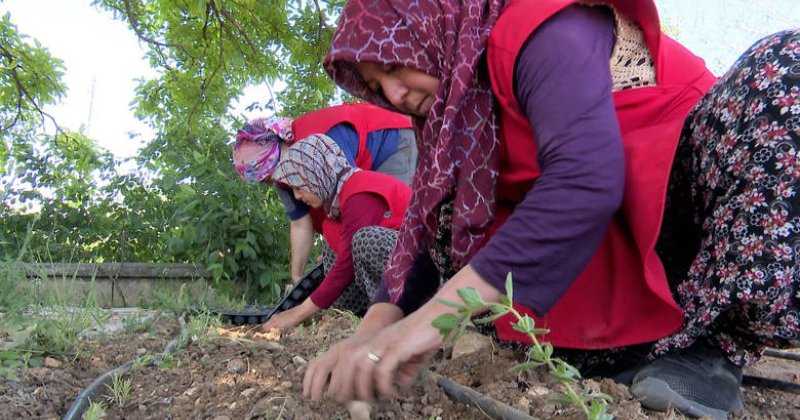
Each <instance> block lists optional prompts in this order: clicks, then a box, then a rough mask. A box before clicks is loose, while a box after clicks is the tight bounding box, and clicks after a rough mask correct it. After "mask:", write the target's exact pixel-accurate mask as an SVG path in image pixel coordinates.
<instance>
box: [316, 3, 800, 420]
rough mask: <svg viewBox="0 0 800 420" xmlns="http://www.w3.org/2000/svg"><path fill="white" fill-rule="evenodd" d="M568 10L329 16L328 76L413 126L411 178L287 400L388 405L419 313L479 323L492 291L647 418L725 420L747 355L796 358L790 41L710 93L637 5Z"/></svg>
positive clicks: (775, 42)
mask: <svg viewBox="0 0 800 420" xmlns="http://www.w3.org/2000/svg"><path fill="white" fill-rule="evenodd" d="M506 3H508V4H506ZM582 3H584V2H579V1H576V0H515V1H513V2H505V1H502V0H476V1H469V2H463V1H454V0H440V1H433V0H416V1H406V0H350V1H348V3H347V4H346V6H345V8H344V10H343V14H342V17H341V20H340V23H339V28H338V29H337V32H336V34H335V36H334V38H333V41H332V45H331V49H330V51H329V55H328V57H327V58H326V61H325V66H326V69H327V70H328V72H329V73H330V74H331V76H332V77H333V78H334V80H335V81H336V82H337V83H338V84H339V85H340V86H342V87H343V88H344V89H346V90H348V91H349V92H350V93H352V94H354V95H356V96H359V97H362V98H365V99H367V100H369V101H370V102H373V103H375V104H379V105H381V106H384V107H387V108H390V109H394V110H397V111H400V112H403V113H407V114H411V115H414V116H415V117H416V119H415V127H416V129H417V131H418V134H419V135H418V143H419V150H420V159H419V167H418V169H417V175H416V177H415V179H414V183H413V185H412V188H413V190H414V195H413V197H412V201H411V204H410V206H409V210H408V213H407V215H406V218H405V220H404V224H403V227H402V229H401V232H400V236H399V238H398V245H397V248H396V249H395V251H394V253H393V255H392V259H391V264H390V266H389V268H388V271H387V273H386V275H385V277H384V283H385V287H384V289H383V290H381V292H379V293H378V295H376V298H375V299H374V302H375V303H376V304H374V305H373V306H371V307H370V309H369V311H368V312H367V315H366V316H365V318H364V321H363V322H362V324H361V325H360V326H359V329H358V331H357V332H356V334H355V335H354V336H353V337H351V338H350V339H348V340H346V341H344V342H342V343H340V344H338V345H337V346H335V347H333V348H332V349H331V350H330V351H329V352H327V353H326V354H325V355H324V356H322V357H320V358H318V359H316V360H314V361H312V363H310V364H309V367H308V370H307V372H306V375H305V378H304V383H303V390H304V394H305V395H307V396H310V397H312V398H318V397H320V396H321V394H322V391H323V389H324V388H325V387H326V386H327V388H328V393H329V394H331V395H333V396H335V397H336V398H337V399H339V400H342V401H348V400H352V399H364V400H369V399H371V398H374V396H375V395H376V394H378V395H381V396H390V395H393V394H394V392H395V391H394V384H395V383H397V382H399V383H401V384H404V385H409V384H410V383H411V382H413V379H414V378H415V377H416V375H417V374H418V373H419V371H420V370H421V368H422V366H424V364H425V363H426V361H427V360H429V358H430V357H431V356H432V355H433V354H434V353H435V352H436V350H437V349H438V347H439V345H440V344H441V341H442V337H441V336H440V334H439V332H438V331H437V330H436V329H435V328H434V327H433V326H432V325H431V322H432V321H433V320H434V319H436V318H437V317H438V316H440V315H443V314H447V313H453V312H455V311H454V310H453V309H452V308H450V307H448V306H447V305H443V304H442V303H441V302H440V300H439V299H447V300H451V301H458V300H460V299H459V296H458V294H457V290H459V289H464V288H474V289H476V290H477V291H478V292H479V293H480V295H481V296H482V297H483V298H484V300H485V301H486V302H497V301H498V299H499V295H500V293H499V290H502V289H503V280H504V279H505V275H506V274H507V273H509V272H513V274H514V299H515V302H516V303H520V304H522V305H525V306H527V309H525V308H519V307H518V310H523V309H525V313H526V314H531V316H537V317H542V316H544V315H547V316H549V318H548V320H549V321H550V322H549V323H548V324H547V326H548V327H552V328H553V330H554V331H552V332H551V333H550V334H549V335H548V336H546V337H545V338H546V339H548V340H549V341H550V340H551V342H552V343H553V345H554V346H559V347H563V348H572V349H579V350H580V351H581V352H582V353H584V354H585V353H587V352H589V351H598V352H603V353H599V354H602V356H601V357H602V358H606V357H608V358H609V359H608V364H610V365H613V364H614V363H616V366H612V367H614V368H620V367H622V368H624V369H620V370H619V371H617V372H614V374H620V375H621V376H618V378H620V380H621V381H625V382H631V380H632V382H633V386H632V388H631V390H632V392H633V393H634V395H636V396H637V397H638V398H639V399H640V400H641V401H642V402H643V404H650V405H648V407H650V408H654V409H660V410H663V409H666V408H667V407H668V406H675V407H676V408H677V409H678V410H680V411H682V412H684V413H686V414H689V415H692V416H706V415H707V416H713V417H724V416H725V415H726V414H727V413H728V412H731V411H736V410H739V409H741V408H742V402H741V398H740V385H741V378H742V367H744V366H747V365H749V364H752V363H754V362H755V361H756V360H758V357H759V356H760V349H763V348H764V347H765V346H769V347H796V346H798V345H800V334H799V333H798V330H800V322H799V321H798V318H797V316H796V311H797V308H798V307H800V293H799V292H800V276H798V273H800V265H798V262H797V259H794V260H793V258H794V257H790V256H789V255H790V254H792V255H793V253H794V252H796V249H797V248H796V240H795V239H793V238H794V237H795V236H796V233H793V232H797V231H798V230H800V228H798V226H800V196H798V195H796V194H795V193H794V191H795V188H797V186H798V185H800V169H796V168H797V167H798V166H800V165H798V164H796V163H795V162H798V160H797V159H796V156H797V155H798V154H800V130H797V128H796V127H797V124H796V123H797V116H796V115H797V114H798V112H795V111H797V110H798V109H800V108H798V107H793V106H790V105H789V104H794V103H796V101H795V98H796V95H797V92H798V90H797V89H798V81H799V80H798V79H797V78H796V74H795V73H796V72H793V71H792V69H795V68H797V67H798V66H799V65H800V64H798V63H800V55H798V54H797V51H800V49H798V45H800V34H799V33H797V32H796V31H795V32H791V31H787V32H786V33H781V34H776V35H775V36H773V37H771V38H768V39H765V40H763V41H762V42H760V43H759V44H758V45H756V46H754V47H753V48H752V49H751V50H749V51H748V52H747V53H746V54H745V55H743V56H742V58H741V59H740V61H739V62H737V64H736V65H735V66H734V68H733V69H732V70H731V71H730V72H729V73H728V74H726V76H725V77H723V78H722V79H720V80H719V82H717V84H716V85H714V82H715V78H714V77H713V75H711V74H710V72H708V70H707V69H706V68H705V66H704V64H703V63H702V61H701V60H699V59H698V58H697V57H696V56H694V55H693V54H691V53H690V52H688V51H687V50H686V49H685V48H683V47H681V46H680V45H678V44H677V43H676V42H675V41H673V40H671V39H669V38H668V37H666V36H664V35H663V34H662V33H661V32H660V29H659V28H660V25H659V22H658V17H657V11H656V10H655V5H654V3H653V2H652V1H647V0H635V1H634V0H605V1H604V2H602V3H603V4H601V5H599V6H601V7H597V5H595V6H589V5H586V4H582ZM591 3H594V2H591ZM606 6H608V7H606ZM504 8H505V9H504ZM512 9H514V10H513V11H512ZM504 10H505V12H503V13H502V16H501V11H504ZM490 33H491V37H490ZM767 58H769V60H767V61H768V62H766V61H765V60H766V59H767ZM490 76H491V77H490ZM490 80H491V83H490ZM712 85H714V87H713V88H712ZM706 92H708V94H707V95H705V94H706ZM704 95H705V96H704ZM773 97H776V98H775V99H772V98H773ZM766 98H769V99H766ZM695 104H697V106H695ZM770 104H771V106H770ZM692 107H694V109H692ZM687 115H688V117H687ZM682 128H683V131H681V129H682ZM751 156H752V158H751ZM673 158H674V159H673ZM623 199H624V200H623ZM498 221H499V222H500V223H499V224H502V226H501V227H499V229H498V230H497V233H496V234H494V236H492V234H493V233H494V232H493V229H496V228H497V227H498V225H499V224H498V223H497V222H498ZM662 221H663V223H662ZM733 221H735V226H732V227H731V223H732V222H733ZM489 237H491V240H489ZM657 241H658V247H657V249H656V242H657ZM793 250H794V251H793ZM431 273H433V275H431ZM439 276H441V279H442V280H445V281H446V283H444V285H442V286H441V287H439V286H440V283H439V280H440V279H439ZM767 277H769V278H770V279H769V281H766V280H765V279H766V278H767ZM437 289H438V290H437ZM575 296H578V298H577V299H575V298H574V297H575ZM767 296H770V297H772V296H774V297H776V299H767V300H765V299H763V298H764V297H767ZM436 298H439V299H436ZM565 302H566V303H565ZM565 307H566V308H568V310H566V311H565V310H563V309H564V308H565ZM742 307H751V308H753V309H752V310H751V311H741V308H742ZM745 312H747V313H745ZM555 314H557V315H558V316H556V315H555ZM594 314H597V315H599V316H593V315H594ZM564 320H568V321H567V322H564ZM499 321H503V320H502V319H501V320H498V322H497V323H496V328H497V330H496V331H497V333H498V335H500V334H501V333H504V334H505V333H509V335H506V337H510V338H509V339H511V340H513V339H520V340H519V341H522V342H524V339H525V337H519V335H517V336H514V335H513V334H515V332H514V331H510V330H511V327H510V326H509V325H508V322H507V321H509V320H508V319H506V320H505V321H506V322H505V325H504V324H503V322H499ZM584 321H585V322H584ZM662 321H663V322H662ZM558 322H563V324H558V325H559V327H556V325H557V324H556V323H558ZM504 326H505V330H501V328H503V327H504ZM561 326H566V327H568V328H564V329H561ZM642 326H645V327H644V328H642ZM501 337H502V336H501ZM528 340H530V338H529V337H528ZM639 344H641V345H642V347H643V348H644V351H643V352H641V351H638V350H641V348H640V349H638V350H637V349H635V348H633V347H635V346H634V345H639ZM626 347H630V348H626ZM606 350H611V351H606ZM637 352H638V353H639V354H638V355H637V354H636V353H637ZM614 353H616V354H624V355H626V356H628V355H630V356H632V357H630V358H628V357H626V358H625V359H617V360H613V357H614ZM642 353H643V354H642ZM587 359H588V358H587ZM626 364H628V365H626ZM645 364H646V366H645ZM643 366H645V367H643ZM581 367H585V366H581ZM593 367H594V366H593ZM628 367H630V368H631V370H628V369H627V368H628ZM605 368H608V366H605ZM634 373H635V376H634ZM606 374H607V373H606ZM661 402H663V404H661Z"/></svg>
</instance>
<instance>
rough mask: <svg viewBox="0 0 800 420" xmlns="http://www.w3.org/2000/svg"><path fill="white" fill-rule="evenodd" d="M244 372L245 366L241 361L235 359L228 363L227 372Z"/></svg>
mask: <svg viewBox="0 0 800 420" xmlns="http://www.w3.org/2000/svg"><path fill="white" fill-rule="evenodd" d="M246 370H247V366H245V364H244V361H242V359H239V358H236V359H231V360H229V361H228V372H230V373H236V374H239V373H244V372H245V371H246Z"/></svg>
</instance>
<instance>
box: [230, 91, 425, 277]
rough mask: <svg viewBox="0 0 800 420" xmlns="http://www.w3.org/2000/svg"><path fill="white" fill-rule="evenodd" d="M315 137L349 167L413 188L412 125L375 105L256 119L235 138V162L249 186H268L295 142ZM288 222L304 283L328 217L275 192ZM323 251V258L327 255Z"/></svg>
mask: <svg viewBox="0 0 800 420" xmlns="http://www.w3.org/2000/svg"><path fill="white" fill-rule="evenodd" d="M312 134H325V135H326V136H328V137H329V138H331V139H333V140H334V142H336V144H337V145H338V146H339V147H340V148H341V149H342V151H343V152H344V155H345V157H346V158H347V160H348V162H350V164H351V165H353V166H356V167H359V168H362V169H367V170H374V171H377V172H382V173H385V174H387V175H391V176H393V177H395V178H397V179H399V180H401V181H402V182H404V183H406V184H410V183H411V177H412V176H413V174H414V169H415V167H416V161H417V145H416V142H415V139H414V132H413V130H411V121H410V120H409V118H408V117H407V116H405V115H402V114H398V113H396V112H390V111H387V110H385V109H382V108H378V107H376V106H374V105H371V104H368V103H363V102H358V103H357V102H353V103H344V104H341V105H335V106H330V107H327V108H322V109H319V110H317V111H313V112H309V113H307V114H303V115H301V116H299V117H298V118H294V119H292V118H286V117H277V116H274V117H268V118H256V119H253V120H251V121H250V122H249V123H247V124H246V125H245V126H244V127H243V128H242V129H240V130H238V132H237V134H236V142H235V143H234V144H233V163H234V166H235V167H236V171H237V172H238V173H239V175H240V176H241V177H242V179H243V180H245V181H247V182H262V181H269V179H270V175H271V174H272V171H274V170H275V168H276V166H277V165H278V161H279V160H280V157H281V154H282V153H283V152H285V151H286V149H288V148H289V146H291V145H292V144H293V143H294V142H296V141H298V140H301V139H304V138H307V137H308V136H310V135H312ZM275 192H276V193H277V195H278V198H279V199H280V200H281V202H282V203H283V205H284V207H285V208H286V215H287V216H288V217H289V220H290V222H289V241H290V245H291V262H290V270H291V276H292V282H294V283H296V282H298V281H299V280H300V278H301V276H302V275H303V272H304V271H305V267H306V262H307V261H308V258H309V256H310V255H311V248H312V244H313V238H314V233H315V232H317V233H318V232H319V230H320V227H321V225H320V223H321V221H322V220H323V218H324V214H323V213H322V212H321V211H317V210H313V209H310V208H309V207H308V206H307V205H305V204H304V203H303V202H302V201H299V200H296V199H295V198H294V197H292V194H291V191H288V190H286V189H284V188H276V190H275ZM328 251H329V250H328V249H323V254H327V253H328Z"/></svg>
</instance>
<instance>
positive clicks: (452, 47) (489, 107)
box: [325, 0, 506, 302]
mask: <svg viewBox="0 0 800 420" xmlns="http://www.w3.org/2000/svg"><path fill="white" fill-rule="evenodd" d="M505 4H506V0H471V1H461V0H413V1H412V0H349V1H348V2H347V4H346V5H345V7H344V10H343V11H342V16H341V18H340V20H339V26H338V28H337V30H336V33H335V34H334V37H333V40H332V42H331V48H330V50H329V51H328V56H327V57H326V58H325V68H326V70H327V71H328V73H330V75H331V77H333V80H334V81H335V82H336V83H337V84H338V85H340V86H341V87H342V88H344V89H345V90H347V91H348V92H350V93H352V94H353V95H356V96H358V97H361V98H364V99H365V100H367V101H370V102H372V103H374V104H377V105H380V106H383V107H385V108H388V109H391V110H394V111H396V109H395V108H394V107H393V106H391V105H390V104H389V103H388V102H387V101H386V99H385V98H383V97H381V96H379V95H377V94H375V93H374V92H372V91H370V90H369V88H368V87H367V85H366V84H365V82H364V79H363V78H362V77H361V75H360V74H359V73H358V71H356V69H355V67H354V64H355V63H358V62H363V61H369V62H376V63H381V64H390V65H397V66H403V67H408V68H412V69H416V70H420V71H423V72H425V73H427V74H429V75H431V76H433V77H436V78H438V79H439V80H440V82H441V83H440V85H439V91H438V92H437V94H436V99H435V101H434V103H433V106H432V108H431V111H430V113H429V114H428V117H427V118H415V120H414V125H415V128H416V130H417V133H418V134H419V135H418V136H417V142H418V149H419V161H418V164H417V173H416V175H415V177H414V185H413V188H412V189H413V191H414V193H413V195H412V197H411V203H410V205H409V208H408V212H407V213H406V219H405V220H404V221H403V226H402V228H401V230H400V236H399V239H398V243H397V247H396V248H395V250H394V253H393V254H392V257H391V260H390V265H389V268H388V270H387V273H386V277H385V280H386V285H387V288H388V290H389V294H390V295H391V297H392V300H393V301H394V302H397V300H398V299H399V298H400V295H401V294H402V291H403V284H404V281H405V279H406V277H407V276H408V273H409V271H410V269H411V266H412V264H413V262H414V260H415V258H416V257H417V255H418V254H419V253H421V252H424V251H427V250H428V248H429V247H430V245H431V243H432V241H433V236H434V233H435V231H436V226H437V224H438V218H439V209H440V207H441V205H442V204H443V202H444V201H447V200H454V210H453V212H454V213H453V225H452V238H451V246H452V248H451V255H450V256H451V258H452V260H453V264H454V265H455V268H456V269H458V268H461V267H463V266H464V265H466V264H467V263H468V262H469V260H470V258H472V256H473V255H474V254H475V252H477V250H478V248H479V246H480V245H481V244H482V243H483V242H484V240H485V238H486V234H487V229H488V228H489V226H490V225H491V224H492V222H493V221H494V214H495V208H494V206H495V186H496V183H497V174H498V165H499V163H498V155H499V138H498V125H497V120H496V115H495V113H494V110H493V101H494V99H493V95H492V92H491V85H490V82H489V77H488V72H487V71H486V69H485V64H484V65H482V64H481V60H482V58H483V56H484V52H485V48H486V44H487V41H488V38H489V33H490V31H491V29H492V27H493V26H494V23H495V22H496V21H497V18H498V17H499V15H500V12H501V11H502V9H503V7H504V6H505Z"/></svg>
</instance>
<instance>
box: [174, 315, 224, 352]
mask: <svg viewBox="0 0 800 420" xmlns="http://www.w3.org/2000/svg"><path fill="white" fill-rule="evenodd" d="M220 327H222V321H220V319H219V317H218V316H215V315H212V314H211V313H208V312H205V311H200V312H198V313H197V314H195V315H192V317H191V318H190V319H189V322H188V323H187V324H186V330H185V331H184V332H183V334H181V337H180V339H179V340H178V345H177V346H176V348H177V349H182V348H185V347H186V345H187V344H189V342H191V343H193V344H196V345H197V346H198V347H200V348H203V347H206V346H208V345H209V344H210V343H212V342H213V341H215V340H218V339H219V334H217V333H216V332H215V329H216V328H220Z"/></svg>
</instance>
